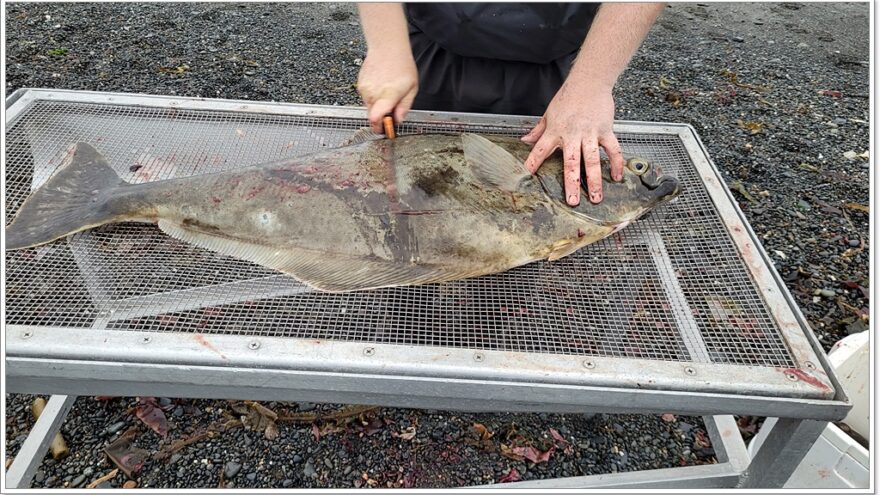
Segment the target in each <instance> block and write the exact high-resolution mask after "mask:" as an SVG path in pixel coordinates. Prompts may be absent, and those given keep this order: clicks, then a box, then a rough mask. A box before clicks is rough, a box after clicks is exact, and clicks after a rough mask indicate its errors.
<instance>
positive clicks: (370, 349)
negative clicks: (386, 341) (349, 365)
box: [364, 347, 376, 356]
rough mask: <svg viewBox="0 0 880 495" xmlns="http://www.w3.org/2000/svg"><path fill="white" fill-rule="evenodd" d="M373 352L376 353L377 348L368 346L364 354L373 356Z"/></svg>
mask: <svg viewBox="0 0 880 495" xmlns="http://www.w3.org/2000/svg"><path fill="white" fill-rule="evenodd" d="M373 354H376V348H375V347H366V348H364V356H372V355H373Z"/></svg>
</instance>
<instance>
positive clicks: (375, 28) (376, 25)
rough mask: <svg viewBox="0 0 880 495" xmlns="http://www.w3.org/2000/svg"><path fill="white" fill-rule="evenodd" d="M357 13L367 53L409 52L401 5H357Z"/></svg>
mask: <svg viewBox="0 0 880 495" xmlns="http://www.w3.org/2000/svg"><path fill="white" fill-rule="evenodd" d="M358 12H359V13H360V16H361V26H362V28H363V31H364V38H365V39H366V41H367V50H368V51H369V50H376V51H383V52H386V53H387V52H394V51H397V50H411V48H410V46H409V31H408V29H407V26H406V16H404V14H403V4H401V3H359V4H358Z"/></svg>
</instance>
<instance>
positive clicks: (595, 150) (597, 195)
mask: <svg viewBox="0 0 880 495" xmlns="http://www.w3.org/2000/svg"><path fill="white" fill-rule="evenodd" d="M583 148H584V149H583V152H584V169H585V170H586V176H587V191H589V193H590V202H591V203H593V204H595V203H599V202H601V201H602V168H601V165H600V162H599V146H598V142H597V140H596V138H593V137H591V138H589V139H585V140H584V142H583Z"/></svg>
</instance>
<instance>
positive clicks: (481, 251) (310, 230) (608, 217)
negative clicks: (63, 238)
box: [7, 134, 678, 292]
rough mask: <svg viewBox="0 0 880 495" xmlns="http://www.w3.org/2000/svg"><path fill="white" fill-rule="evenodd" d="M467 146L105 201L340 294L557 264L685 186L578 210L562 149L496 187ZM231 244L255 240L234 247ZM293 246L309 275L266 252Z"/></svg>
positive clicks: (289, 166)
mask: <svg viewBox="0 0 880 495" xmlns="http://www.w3.org/2000/svg"><path fill="white" fill-rule="evenodd" d="M484 137H485V138H486V139H488V140H489V141H491V143H494V144H491V143H489V146H488V148H494V146H496V145H497V146H499V147H500V148H501V149H503V150H504V151H506V152H507V153H509V154H510V155H512V156H513V157H514V158H516V159H517V162H518V163H519V164H521V163H522V162H524V161H525V157H526V156H527V155H528V153H529V147H528V146H527V145H525V144H524V143H522V142H520V141H519V140H518V139H515V138H510V137H500V136H484ZM469 142H471V143H477V144H480V145H483V143H486V142H485V141H484V140H482V138H479V140H475V139H472V140H471V141H469ZM490 151H492V152H500V153H503V152H504V151H499V150H497V149H491V150H490ZM465 155H466V154H465V152H464V150H463V137H462V135H446V134H425V135H412V136H400V137H398V138H397V139H395V140H393V141H392V140H387V139H373V140H367V141H364V142H358V143H356V144H352V145H349V146H345V147H341V148H337V149H333V150H328V151H324V152H321V153H317V154H313V155H309V156H304V157H300V158H295V159H287V160H281V161H276V162H272V163H266V164H261V165H257V166H251V167H245V168H240V169H235V170H231V171H227V172H222V173H215V174H207V175H201V176H195V177H187V178H179V179H172V180H165V181H158V182H153V183H147V184H141V185H126V186H123V187H119V188H116V189H114V190H112V192H111V193H107V195H108V197H107V200H106V203H105V206H104V207H105V208H106V209H107V210H108V211H112V212H113V215H110V216H109V217H108V221H122V220H140V221H160V227H161V226H163V225H164V226H169V225H172V224H173V225H174V226H175V227H174V228H173V229H171V228H168V229H165V228H163V230H166V232H169V233H171V231H172V230H173V232H176V233H177V234H176V236H177V237H180V238H182V239H185V240H189V241H192V239H191V238H190V237H189V234H192V235H193V236H195V238H196V239H197V240H198V242H197V244H198V245H202V246H203V247H209V248H216V249H215V250H218V251H220V252H224V253H225V254H231V255H233V256H239V257H242V258H244V259H250V260H251V261H256V262H259V263H262V264H265V265H267V266H271V267H273V268H276V269H280V270H282V271H286V272H287V273H290V274H291V275H294V276H296V277H297V278H300V279H301V280H304V281H305V282H306V283H309V284H311V285H313V286H316V287H318V288H321V289H324V290H332V291H340V292H342V291H347V290H360V289H366V288H374V287H383V286H397V285H410V284H418V283H427V282H438V281H444V280H452V279H457V278H466V277H473V276H479V275H485V274H490V273H497V272H501V271H505V270H508V269H510V268H513V267H516V266H520V265H523V264H526V263H529V262H532V261H536V260H539V259H547V258H549V259H557V258H560V257H562V256H566V255H568V254H570V253H572V252H574V251H576V250H577V249H580V248H581V247H583V246H585V245H587V244H590V243H592V242H595V241H597V240H599V239H602V238H603V237H606V236H608V235H610V234H611V233H613V232H614V231H615V230H617V229H619V228H622V227H623V226H625V225H626V224H628V223H629V222H631V221H633V220H635V219H636V218H638V217H639V216H641V215H643V214H644V213H646V212H648V211H649V210H650V209H652V208H653V207H655V206H656V205H658V204H660V203H662V202H665V201H667V200H669V199H671V198H672V197H674V196H675V195H677V194H678V186H677V183H675V184H674V186H675V187H674V188H672V190H668V191H666V192H665V193H664V194H659V192H658V189H662V188H661V187H657V186H658V184H660V183H663V182H665V184H664V185H663V187H664V188H665V189H669V187H668V186H670V181H673V180H672V179H667V178H661V177H659V176H658V175H657V174H656V171H655V170H653V169H651V167H650V165H648V168H649V170H648V171H647V173H642V174H641V175H638V174H636V173H634V172H633V171H632V170H630V169H627V170H626V173H625V174H624V177H625V178H624V180H623V181H622V182H621V183H614V182H613V181H611V179H610V178H609V177H608V173H607V170H606V171H605V184H604V189H605V194H604V200H603V203H601V204H599V205H592V204H590V203H588V202H586V201H584V202H582V203H581V205H579V206H578V207H576V208H571V207H569V206H568V205H566V204H565V203H564V201H563V195H562V187H563V186H562V175H563V174H562V160H561V157H560V156H559V154H558V153H557V154H554V155H553V156H551V157H550V158H549V159H548V160H547V161H546V162H545V163H544V165H543V166H542V167H541V169H540V170H539V172H538V174H537V175H535V176H530V175H528V174H527V172H526V173H525V174H524V176H523V177H522V178H521V182H519V183H518V184H519V185H518V187H517V188H516V190H504V189H503V188H499V187H497V186H496V185H494V184H492V183H489V182H487V181H486V180H485V179H484V178H483V176H481V175H480V173H478V172H479V168H478V167H477V168H475V166H474V163H472V162H470V161H469V160H468V157H466V156H465ZM392 163H393V164H394V166H393V167H392V165H391V164H392ZM605 168H606V169H607V166H606V167H605ZM652 173H653V176H652V175H651V174H652ZM652 181H653V182H652ZM652 185H653V189H652V188H651V187H650V186H652ZM111 217H112V218H111ZM105 223H106V222H105ZM14 226H15V222H13V224H11V225H10V226H9V227H8V228H7V232H9V231H10V229H12V228H13V227H14ZM78 230H82V228H79V229H78ZM70 231H71V232H75V231H77V229H74V228H72V226H71V228H70ZM188 233H189V234H188ZM206 239H207V240H206ZM50 240H51V239H50ZM223 240H228V241H229V243H230V245H236V246H244V247H240V248H235V249H232V248H228V247H226V246H223ZM44 242H48V241H44ZM19 244H20V245H21V246H23V247H26V246H25V244H26V243H25V242H20V243H19ZM31 245H33V243H31ZM242 250H244V251H248V250H251V251H254V252H259V253H260V254H253V253H244V252H243V251H242ZM273 253H274V254H273ZM290 253H300V254H302V253H306V254H308V253H313V254H315V258H309V259H310V260H312V259H313V260H314V261H312V262H311V265H309V266H310V267H309V268H308V269H305V271H304V268H303V266H305V265H303V263H282V262H280V261H277V260H274V261H273V260H271V259H268V258H267V257H269V258H271V256H273V255H274V256H278V257H279V259H280V257H285V256H288V257H291V256H299V255H300V254H290ZM320 259H328V263H337V264H347V269H350V270H356V269H357V267H358V266H359V264H360V263H363V264H364V266H365V267H367V265H369V266H370V267H380V268H381V270H382V272H383V275H382V276H381V277H378V276H377V280H380V281H385V282H382V283H379V282H377V284H375V285H374V284H371V283H369V281H368V278H369V277H368V275H369V273H371V272H370V271H369V270H371V269H372V268H364V274H365V275H363V276H364V277H366V279H365V281H359V282H353V283H352V284H346V283H345V282H344V281H343V282H340V280H342V277H343V275H341V274H339V273H336V272H338V271H340V270H342V269H343V267H342V266H338V267H335V268H332V269H328V270H331V271H334V274H333V275H332V276H330V275H328V276H327V277H326V278H327V283H322V280H323V279H324V278H325V277H324V275H323V272H322V271H321V270H320V269H319V268H315V267H314V266H312V265H314V264H315V263H320V261H317V260H320ZM288 267H293V268H288ZM422 268H424V269H425V270H428V271H430V272H431V273H422V272H423V271H424V270H422V271H421V272H420V271H419V270H421V269H422ZM408 270H411V271H412V273H413V275H412V277H411V278H409V277H408V275H407V274H408V273H409V271H408ZM386 271H390V272H393V273H385V272H386ZM305 272H308V274H306V273H305ZM435 272H436V273H435ZM416 273H421V275H418V276H417V275H416ZM438 273H439V275H438ZM331 278H332V281H331V280H330V279H331Z"/></svg>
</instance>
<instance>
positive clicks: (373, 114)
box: [367, 98, 397, 134]
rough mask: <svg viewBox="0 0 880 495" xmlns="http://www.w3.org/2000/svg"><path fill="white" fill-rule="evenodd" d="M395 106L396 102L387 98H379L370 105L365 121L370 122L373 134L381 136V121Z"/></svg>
mask: <svg viewBox="0 0 880 495" xmlns="http://www.w3.org/2000/svg"><path fill="white" fill-rule="evenodd" d="M396 104H397V102H396V101H393V100H391V99H389V98H379V99H378V100H376V101H375V102H374V103H373V104H372V105H370V107H369V108H370V109H369V110H368V112H367V119H369V121H370V127H372V128H373V132H375V133H376V134H382V119H383V118H385V116H386V115H388V114H389V113H391V111H392V110H394V106H395V105H396Z"/></svg>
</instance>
